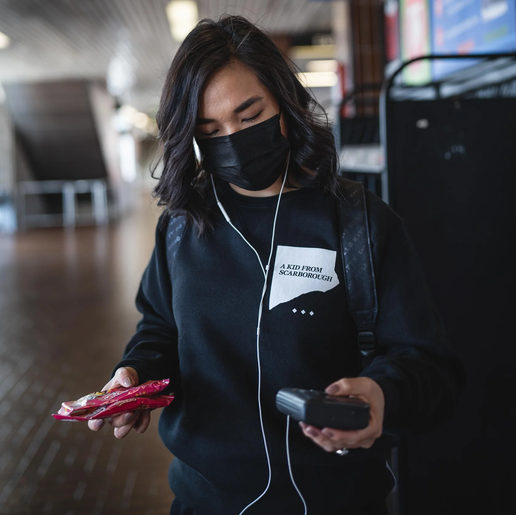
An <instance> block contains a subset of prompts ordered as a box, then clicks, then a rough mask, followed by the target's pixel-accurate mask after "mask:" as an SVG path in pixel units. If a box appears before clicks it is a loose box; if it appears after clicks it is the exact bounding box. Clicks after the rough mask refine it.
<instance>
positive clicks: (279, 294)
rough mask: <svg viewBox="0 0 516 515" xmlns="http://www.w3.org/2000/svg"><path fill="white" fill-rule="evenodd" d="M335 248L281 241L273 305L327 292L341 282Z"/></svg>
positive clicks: (271, 302) (277, 259)
mask: <svg viewBox="0 0 516 515" xmlns="http://www.w3.org/2000/svg"><path fill="white" fill-rule="evenodd" d="M336 259H337V252H336V251H335V250H326V249H317V248H312V247H287V246H284V245H278V249H277V252H276V262H275V264H274V271H273V275H272V286H271V295H270V299H269V309H272V308H274V307H276V306H277V305H278V304H283V303H284V302H288V301H290V300H292V299H295V298H296V297H299V296H300V295H304V294H305V293H311V292H315V291H320V292H326V291H328V290H331V289H332V288H335V287H336V286H338V284H339V278H338V277H337V274H336V273H335V261H336Z"/></svg>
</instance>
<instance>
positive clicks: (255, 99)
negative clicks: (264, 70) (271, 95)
mask: <svg viewBox="0 0 516 515" xmlns="http://www.w3.org/2000/svg"><path fill="white" fill-rule="evenodd" d="M260 100H263V97H260V96H254V97H251V98H248V99H247V100H246V101H245V102H242V103H241V104H240V105H239V106H238V107H235V109H233V112H234V113H235V114H238V113H241V112H242V111H245V110H246V109H247V108H248V107H251V106H252V105H253V104H256V102H259V101H260ZM216 121H217V120H214V119H212V118H198V119H197V122H196V124H197V125H207V124H208V123H213V122H216Z"/></svg>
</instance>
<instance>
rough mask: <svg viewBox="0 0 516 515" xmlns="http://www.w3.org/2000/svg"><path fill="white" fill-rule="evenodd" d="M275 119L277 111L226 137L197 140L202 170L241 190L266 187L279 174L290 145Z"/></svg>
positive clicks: (274, 180)
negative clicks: (201, 157)
mask: <svg viewBox="0 0 516 515" xmlns="http://www.w3.org/2000/svg"><path fill="white" fill-rule="evenodd" d="M279 121H280V115H279V114H277V115H274V116H273V117H272V118H269V119H268V120H265V121H264V122H260V123H257V124H256V125H253V126H252V127H249V128H248V129H243V130H241V131H238V132H234V133H233V134H230V135H229V136H220V137H218V138H209V139H199V140H198V141H197V144H198V145H199V148H200V150H201V152H202V153H203V156H204V158H203V167H204V169H205V170H206V171H207V172H209V173H211V174H213V175H214V176H215V177H218V178H219V179H222V180H223V181H227V182H229V183H231V184H234V185H235V186H238V187H239V188H243V189H244V190H249V191H259V190H265V189H267V188H269V187H270V186H272V185H273V184H274V183H275V182H276V181H277V180H278V177H279V176H280V175H281V172H282V171H283V167H284V165H285V159H286V156H287V153H288V150H289V148H290V143H289V142H288V140H287V138H285V136H283V134H281V126H280V122H279Z"/></svg>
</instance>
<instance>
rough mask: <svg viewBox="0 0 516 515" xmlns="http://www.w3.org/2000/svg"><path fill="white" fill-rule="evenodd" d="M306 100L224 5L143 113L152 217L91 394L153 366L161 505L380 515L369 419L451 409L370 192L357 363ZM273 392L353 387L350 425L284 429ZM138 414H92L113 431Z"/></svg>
mask: <svg viewBox="0 0 516 515" xmlns="http://www.w3.org/2000/svg"><path fill="white" fill-rule="evenodd" d="M318 109H319V106H318V105H317V103H316V102H315V100H314V99H313V98H312V97H311V96H310V94H309V92H308V91H306V90H305V89H304V88H303V87H302V86H301V84H300V83H299V82H298V81H297V79H296V77H295V74H294V72H293V66H292V64H291V63H290V62H289V61H288V59H286V58H285V56H283V55H282V54H281V53H280V51H279V50H278V49H277V48H276V47H275V46H274V44H273V43H272V42H271V40H270V39H269V38H268V37H267V36H266V35H264V34H263V33H262V32H261V31H260V30H258V29H257V28H256V27H255V26H254V25H252V24H251V23H249V22H248V21H247V20H245V19H243V18H241V17H235V16H226V17H223V18H221V19H220V20H219V21H218V22H214V21H211V20H204V21H202V22H200V23H199V25H198V26H197V27H196V28H195V29H194V30H193V31H192V32H191V33H190V34H189V36H188V37H187V38H186V39H185V41H184V42H183V44H182V45H181V47H180V49H179V51H178V53H177V55H176V56H175V58H174V60H173V62H172V65H171V67H170V70H169V73H168V76H167V79H166V81H165V85H164V88H163V94H162V97H161V103H160V108H159V113H158V117H157V122H158V127H159V134H160V136H159V137H160V139H161V142H162V144H163V150H164V153H163V162H164V170H163V174H162V175H161V177H160V179H159V182H158V185H157V187H156V190H155V194H156V196H157V197H158V198H159V202H160V204H161V205H163V206H165V207H166V210H165V213H164V214H163V215H162V217H161V220H160V223H159V224H158V227H157V230H156V247H155V249H154V253H153V255H152V258H151V261H150V263H149V265H148V267H147V269H146V271H145V273H144V276H143V278H142V282H141V286H140V289H139V292H138V296H137V299H136V304H137V307H138V309H139V311H140V312H141V313H142V315H143V318H142V320H141V321H140V323H139V324H138V328H137V332H136V334H135V336H134V337H133V338H132V340H131V341H130V342H129V344H128V346H127V348H126V351H125V353H124V357H123V360H122V361H121V362H120V363H119V364H118V365H117V366H116V368H115V373H114V376H113V378H112V379H111V381H110V382H109V383H108V384H107V385H106V386H105V388H112V387H116V386H131V385H135V384H138V383H141V382H144V381H147V380H149V379H163V378H166V377H167V378H168V377H169V378H170V379H171V385H172V388H171V389H172V390H173V391H175V392H176V399H175V400H174V402H173V403H172V404H171V405H170V406H169V407H167V408H165V409H164V411H163V413H162V416H161V418H160V423H159V431H160V436H161V438H162V439H163V441H164V443H165V445H166V446H167V447H168V449H169V450H170V451H171V452H172V453H173V455H174V456H175V459H174V460H173V461H172V465H171V468H170V473H169V480H170V485H171V488H172V490H173V491H174V493H175V495H176V500H175V501H174V504H173V506H172V511H171V513H173V514H177V513H181V514H192V513H195V514H210V515H211V514H224V515H227V514H235V515H236V514H239V513H244V512H246V513H265V512H266V510H267V511H268V512H269V513H274V514H282V515H284V514H290V513H300V514H301V513H303V510H306V509H307V510H308V512H309V513H314V514H318V515H321V514H336V513H348V514H349V513H351V514H356V515H358V514H385V513H386V509H385V497H386V496H387V495H388V493H389V491H390V490H391V489H392V487H393V484H394V482H393V478H392V475H391V473H390V472H389V470H388V468H387V467H386V465H385V457H384V448H383V446H382V443H381V440H379V437H380V436H381V435H382V432H383V431H390V432H394V433H396V432H398V433H399V432H403V431H406V432H409V431H412V432H421V431H425V430H428V429H430V428H431V427H434V426H436V425H438V424H440V423H442V422H443V421H445V420H446V419H447V418H449V416H450V414H451V412H452V410H453V407H454V404H455V400H456V397H457V393H458V391H459V390H460V381H461V368H460V364H459V362H458V361H457V359H456V358H455V356H454V354H453V353H452V351H451V350H450V348H449V347H448V345H447V342H446V338H445V335H444V331H443V328H442V325H441V322H440V320H439V317H438V315H437V313H436V311H435V307H434V305H433V303H432V300H431V299H430V297H429V294H428V291H427V288H426V286H425V283H424V279H423V277H422V276H421V272H420V269H419V265H418V262H417V258H416V257H415V255H414V251H413V248H412V246H411V244H410V242H409V240H408V238H407V235H406V232H405V229H404V226H403V223H402V221H401V220H400V218H399V217H398V216H397V215H396V214H395V213H393V211H392V210H390V209H389V207H388V206H386V205H385V204H384V203H383V202H382V201H381V200H379V199H378V198H377V197H375V196H374V195H372V194H371V193H367V204H368V213H369V225H370V232H371V241H372V249H373V262H374V269H375V274H376V283H377V291H378V301H379V310H378V319H377V327H376V330H375V335H376V340H377V345H378V349H379V355H378V356H377V357H376V359H375V360H374V361H373V363H372V364H371V365H370V366H368V367H367V368H365V369H364V370H362V369H361V368H362V367H361V362H360V357H359V353H358V349H357V343H356V342H357V330H356V328H355V326H354V323H353V319H352V318H351V315H350V313H349V311H348V309H347V301H346V287H345V284H344V278H343V272H342V266H340V265H339V263H340V259H339V255H340V250H339V249H340V245H339V231H338V227H337V204H338V202H343V200H341V198H342V196H343V191H344V189H345V185H346V181H344V180H342V179H339V177H338V176H337V158H336V150H335V146H334V140H333V136H332V133H331V129H330V127H329V126H328V123H327V119H326V118H325V116H324V115H320V114H317V110H318ZM194 140H195V141H196V142H197V145H198V148H199V149H200V153H199V152H198V153H197V154H196V151H195V149H194ZM197 156H200V159H198V158H197ZM299 270H309V271H310V273H309V274H305V275H304V276H302V275H300V274H299V273H295V272H296V271H299ZM308 276H309V277H308ZM307 277H308V278H307ZM300 279H302V280H300ZM286 386H295V387H300V388H310V389H315V390H326V391H327V392H328V393H331V394H334V395H342V396H349V395H351V396H357V397H360V398H362V399H363V400H365V401H366V402H367V403H368V404H369V405H370V421H369V425H368V427H367V428H365V429H362V430H358V431H340V430H336V429H333V428H316V427H312V426H307V425H306V424H300V427H298V426H297V425H294V426H293V427H292V428H291V429H290V431H288V428H287V427H286V419H285V416H284V415H282V414H281V413H280V412H279V411H277V409H276V407H275V395H276V392H277V391H278V390H279V389H281V388H283V387H286ZM149 420H150V413H149V412H146V411H144V412H136V413H127V414H125V415H121V416H118V417H115V418H113V419H112V420H111V421H110V422H111V423H112V425H113V426H114V427H115V436H116V437H117V438H123V437H124V436H126V435H127V434H128V433H129V431H130V430H131V429H134V430H135V431H136V432H139V433H143V432H144V431H145V430H146V428H147V426H148V424H149ZM102 424H103V423H102V422H90V428H91V429H93V430H98V429H100V428H101V427H102ZM285 438H287V442H288V445H289V449H288V452H287V448H286V446H287V442H286V441H285ZM289 461H290V463H289ZM305 512H306V511H305Z"/></svg>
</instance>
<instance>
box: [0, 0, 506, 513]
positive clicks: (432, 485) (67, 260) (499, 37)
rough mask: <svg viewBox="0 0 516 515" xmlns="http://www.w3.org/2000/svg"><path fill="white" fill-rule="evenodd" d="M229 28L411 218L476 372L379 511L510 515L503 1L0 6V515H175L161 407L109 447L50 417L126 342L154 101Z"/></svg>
mask: <svg viewBox="0 0 516 515" xmlns="http://www.w3.org/2000/svg"><path fill="white" fill-rule="evenodd" d="M224 13H230V14H240V15H243V16H246V17H247V18H249V19H250V20H251V21H253V22H255V23H258V24H259V26H260V27H261V28H263V29H265V30H266V31H267V32H268V33H269V34H270V36H271V37H272V39H273V40H274V41H275V42H276V44H277V45H278V46H279V47H280V48H281V49H282V50H283V51H284V52H285V53H286V54H287V55H288V56H289V57H290V58H291V59H292V60H293V61H294V62H295V63H296V64H297V66H298V67H299V72H300V73H299V78H300V80H301V81H302V82H303V83H304V84H305V86H306V87H309V88H311V90H312V92H313V93H314V95H315V96H316V98H317V99H318V101H319V102H320V103H321V105H322V106H323V107H324V108H325V109H326V111H327V112H328V115H329V117H330V119H331V120H332V123H333V127H334V132H335V138H336V141H337V145H338V148H339V152H340V166H341V171H342V173H343V174H345V175H347V176H348V177H349V178H351V179H354V180H359V181H362V182H363V183H364V184H365V185H366V187H368V188H369V189H370V190H372V191H373V192H375V193H376V194H377V195H379V196H381V197H382V198H383V199H384V200H385V201H386V202H389V203H390V205H391V206H392V207H393V208H394V209H395V210H396V211H397V212H398V213H399V214H400V215H401V216H402V218H404V219H405V222H406V225H407V228H408V230H409V233H410V236H411V238H412V240H413V242H414V245H415V247H416V250H417V251H418V254H419V256H420V259H421V263H422V266H423V268H424V270H425V273H426V276H427V278H428V282H429V286H430V289H431V291H432V293H433V295H434V297H435V300H436V303H437V305H438V309H439V311H440V312H441V315H442V317H443V319H444V322H445V324H446V327H447V329H448V333H449V336H450V341H451V344H452V346H453V347H454V348H455V349H457V351H458V352H459V353H460V355H461V356H462V358H463V360H464V362H465V364H466V366H467V369H468V374H469V382H468V386H467V389H466V392H465V394H464V396H463V398H462V399H461V402H460V404H459V407H458V409H457V413H456V415H455V418H454V419H453V420H452V421H451V422H449V423H448V424H446V425H445V426H444V427H442V428H439V429H438V430H436V431H433V432H431V433H429V434H428V435H424V436H421V437H411V438H405V439H404V440H403V442H402V443H401V445H400V447H399V448H398V449H396V450H395V451H394V452H393V453H392V456H391V457H390V462H391V465H392V467H393V469H394V471H395V473H396V476H397V479H398V483H397V487H396V488H395V490H394V491H393V493H392V494H391V497H390V498H389V509H390V512H391V515H401V514H403V515H412V514H418V515H421V514H430V513H432V514H435V513H439V514H452V513H465V512H469V511H472V512H473V511H474V512H479V511H483V512H486V513H497V514H505V513H514V508H513V505H514V502H513V499H512V492H513V489H514V487H515V486H516V445H515V443H514V430H513V428H514V427H515V424H516V402H515V398H516V386H515V384H516V367H515V365H514V362H515V359H516V351H515V347H516V346H515V345H514V342H515V337H514V334H513V322H512V321H513V318H514V309H515V307H516V306H515V301H514V294H513V292H514V287H515V285H516V284H515V283H516V280H515V279H516V277H515V276H516V272H515V269H516V267H515V264H516V259H515V258H516V254H515V250H514V248H515V246H514V244H513V242H512V239H513V237H514V235H515V234H516V233H515V229H516V227H515V225H516V224H515V221H516V216H515V207H514V206H515V201H514V198H513V194H514V191H515V190H516V155H515V152H516V150H515V148H516V130H515V129H516V62H515V57H516V54H515V53H514V52H515V51H516V8H515V0H340V1H332V2H330V1H323V0H319V1H309V0H274V1H258V0H233V1H231V2H229V1H227V0H199V1H197V2H196V1H189V0H173V1H168V0H0V513H1V514H6V515H18V514H38V515H39V514H56V515H61V514H62V515H78V514H90V515H91V514H95V515H101V514H104V515H105V514H118V513H125V514H135V515H136V514H139V515H140V514H143V515H160V514H166V513H168V510H169V508H170V504H171V502H172V499H173V494H172V493H171V492H170V491H169V488H168V484H167V469H168V466H169V464H170V461H171V459H172V456H170V455H169V454H168V452H167V451H166V450H165V448H164V446H163V445H162V444H161V442H160V440H159V437H158V435H157V427H156V422H157V418H158V417H157V413H155V414H154V418H153V422H152V424H151V426H150V428H149V430H148V431H147V432H146V433H145V434H144V435H136V434H131V435H129V436H128V437H127V438H126V439H124V440H122V441H118V440H116V439H115V438H113V436H112V433H111V431H110V430H108V429H104V430H103V431H101V432H100V433H98V434H94V433H92V432H89V431H88V430H87V428H86V426H85V424H72V423H63V422H55V421H54V420H53V419H52V417H51V416H50V414H51V413H55V412H56V411H57V410H58V409H59V406H60V403H61V402H62V401H64V400H70V399H75V398H78V397H80V396H82V395H84V394H86V393H88V392H91V391H95V390H98V389H99V388H101V387H102V386H103V385H104V384H105V382H106V381H107V379H108V378H109V376H110V374H111V370H112V367H113V365H114V364H116V363H117V361H118V360H119V357H120V355H121V353H122V351H123V348H124V346H125V344H126V342H127V341H128V339H129V338H130V337H131V335H132V333H133V331H134V327H135V324H136V323H137V321H138V318H139V316H138V313H137V312H136V309H135V308H134V306H133V302H134V297H135V295H136V290H137V287H138V284H139V281H140V278H141V274H142V272H143V270H144V267H145V266H146V263H147V261H148V259H149V257H150V254H151V252H152V248H153V242H154V228H155V224H156V221H157V218H158V216H159V213H160V210H159V209H158V208H157V207H156V204H155V202H154V201H153V200H152V197H151V191H152V188H153V186H154V185H155V179H153V178H152V177H151V174H150V172H149V167H150V165H151V163H153V162H155V161H156V157H157V152H158V145H157V137H156V136H157V130H156V124H155V114H156V109H157V104H158V100H159V95H160V89H161V87H162V84H163V82H164V78H165V76H166V73H167V70H168V67H169V65H170V63H171V60H172V59H173V57H174V53H175V52H176V50H177V48H178V46H179V45H180V43H181V41H182V39H183V38H184V37H185V36H186V34H187V33H188V32H189V31H190V30H191V29H192V28H193V26H195V24H196V23H197V22H198V21H199V20H200V19H202V18H206V17H208V18H218V17H219V16H220V15H221V14H224ZM472 56H476V57H472ZM421 57H423V58H421ZM409 61H413V62H412V64H409ZM159 172H160V169H159V167H158V169H157V170H156V174H157V175H159ZM407 301H408V302H410V299H408V300H407Z"/></svg>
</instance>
